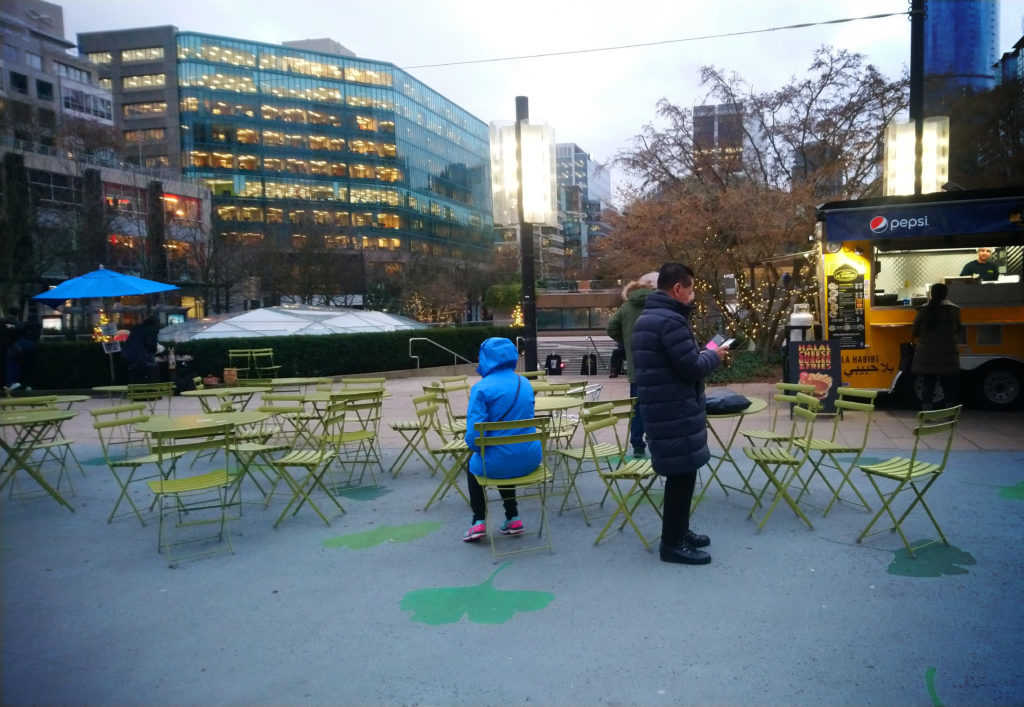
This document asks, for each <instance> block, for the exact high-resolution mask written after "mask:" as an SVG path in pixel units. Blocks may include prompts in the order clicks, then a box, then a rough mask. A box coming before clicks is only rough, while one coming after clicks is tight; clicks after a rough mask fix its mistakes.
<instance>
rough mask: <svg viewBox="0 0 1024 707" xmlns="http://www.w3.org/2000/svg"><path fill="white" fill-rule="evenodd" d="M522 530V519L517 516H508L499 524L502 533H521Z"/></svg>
mask: <svg viewBox="0 0 1024 707" xmlns="http://www.w3.org/2000/svg"><path fill="white" fill-rule="evenodd" d="M522 532H523V521H521V520H519V517H518V516H516V517H515V518H510V519H509V520H506V521H505V522H504V523H502V524H501V534H502V535H521V534H522Z"/></svg>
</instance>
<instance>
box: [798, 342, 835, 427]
mask: <svg viewBox="0 0 1024 707" xmlns="http://www.w3.org/2000/svg"><path fill="white" fill-rule="evenodd" d="M788 363H789V371H790V380H793V381H796V382H797V383H803V384H804V385H813V386H814V392H813V393H811V395H813V396H814V397H816V398H817V399H818V400H820V401H821V404H822V409H823V410H824V411H825V412H832V411H833V410H834V403H835V399H836V387H837V386H838V385H839V384H840V382H841V380H842V379H841V378H840V375H841V373H840V354H839V342H838V341H836V340H835V339H832V340H831V341H791V342H789V362H788Z"/></svg>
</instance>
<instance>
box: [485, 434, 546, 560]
mask: <svg viewBox="0 0 1024 707" xmlns="http://www.w3.org/2000/svg"><path fill="white" fill-rule="evenodd" d="M547 426H548V418H546V417H538V418H534V419H532V420H505V421H502V422H479V423H477V424H476V425H475V427H476V431H477V432H479V433H480V436H479V437H477V439H476V443H477V446H478V447H479V448H480V475H479V476H477V481H478V482H479V483H480V486H481V487H482V488H483V492H484V500H485V503H484V523H485V524H486V525H487V528H488V533H487V534H488V537H489V538H490V541H491V557H492V558H493V559H495V560H499V559H501V558H503V557H509V556H511V555H519V554H522V553H526V552H537V551H539V550H548V551H550V550H551V549H552V544H551V527H550V526H549V525H548V513H547V492H548V484H550V482H551V478H552V476H551V472H550V471H548V468H547V466H545V464H544V460H545V459H546V454H547V440H548V433H547ZM527 428H533V429H534V431H533V432H529V433H523V434H516V435H508V436H494V437H489V436H488V435H487V433H488V432H497V431H503V430H518V429H527ZM535 441H536V442H540V444H541V450H542V451H541V462H540V465H539V466H538V467H537V468H536V469H535V470H534V471H532V472H530V473H529V474H527V475H526V476H518V477H515V478H512V479H495V478H490V477H488V476H487V450H489V449H494V448H495V447H502V446H506V445H509V444H519V443H521V442H535ZM529 488H533V489H536V491H535V492H534V493H531V494H529V495H527V496H523V495H522V494H520V493H519V491H520V490H521V489H529ZM488 489H498V490H499V492H500V490H501V489H513V490H515V491H516V497H517V498H516V501H517V502H521V501H523V500H526V499H532V498H539V499H540V520H539V522H538V524H537V537H538V538H542V537H543V538H545V542H540V543H538V544H536V545H532V546H528V547H520V548H517V549H515V550H512V551H510V552H498V550H497V547H496V546H495V544H494V524H493V523H491V513H490V503H487V502H486V500H487V490H488ZM499 498H500V495H499ZM510 540H511V539H510ZM512 541H513V542H519V540H518V539H517V540H512Z"/></svg>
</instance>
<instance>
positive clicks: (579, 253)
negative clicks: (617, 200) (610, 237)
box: [555, 142, 612, 267]
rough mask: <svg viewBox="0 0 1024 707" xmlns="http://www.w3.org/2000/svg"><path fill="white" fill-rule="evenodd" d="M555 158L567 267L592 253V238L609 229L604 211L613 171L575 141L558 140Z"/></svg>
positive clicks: (607, 204)
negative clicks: (602, 216) (603, 218)
mask: <svg viewBox="0 0 1024 707" xmlns="http://www.w3.org/2000/svg"><path fill="white" fill-rule="evenodd" d="M555 159H556V167H555V174H556V176H557V179H558V209H559V212H558V220H559V227H560V228H561V229H562V235H563V237H564V239H565V261H566V267H575V266H578V265H580V264H581V263H582V261H583V260H584V259H586V258H588V257H589V256H590V244H591V242H592V241H593V240H594V239H596V238H600V237H601V236H603V235H607V233H608V232H609V230H610V229H609V227H608V225H607V224H606V223H604V222H603V221H602V220H601V215H602V213H603V211H604V210H605V209H608V208H610V207H611V192H612V187H611V172H610V170H608V169H607V168H606V167H605V166H604V165H602V164H601V163H600V162H597V161H596V160H594V159H592V158H591V157H590V155H589V154H587V153H586V152H585V151H584V150H583V148H582V147H580V146H579V145H577V144H575V143H572V142H560V143H558V144H557V145H556V146H555Z"/></svg>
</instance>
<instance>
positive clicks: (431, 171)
mask: <svg viewBox="0 0 1024 707" xmlns="http://www.w3.org/2000/svg"><path fill="white" fill-rule="evenodd" d="M176 44H177V47H176V48H177V77H176V78H177V86H178V103H179V105H178V113H179V122H180V129H181V167H182V170H183V171H184V173H185V174H186V175H188V176H190V177H194V178H196V179H199V180H201V181H202V182H203V183H205V184H206V185H208V186H209V187H210V189H211V191H212V192H213V210H214V213H213V217H214V220H215V221H216V223H217V224H218V228H219V230H220V231H221V232H222V233H225V234H228V237H229V238H230V239H232V240H235V241H237V242H240V243H260V242H265V241H270V242H271V243H273V244H274V245H275V246H277V247H279V248H289V247H301V246H302V245H304V244H310V245H315V246H316V247H317V248H318V249H319V248H326V249H334V248H337V249H344V250H350V251H355V250H363V251H368V250H376V251H396V254H397V252H403V251H404V252H408V253H412V254H416V253H419V254H423V255H429V256H437V257H450V258H456V259H460V260H461V259H469V260H474V259H482V258H484V257H486V256H487V254H488V253H489V252H490V249H491V247H492V243H493V222H492V215H491V195H490V183H491V181H490V153H489V147H488V130H487V125H486V124H485V123H483V122H482V121H480V120H478V119H477V118H475V117H474V116H472V115H470V114H469V113H467V112H466V111H464V110H463V109H462V108H460V107H459V106H457V105H455V104H454V103H452V102H451V101H449V100H447V99H446V98H444V97H443V96H441V95H440V94H438V93H437V92H435V91H433V90H431V89H430V88H428V87H427V86H425V85H424V84H423V83H421V82H420V81H417V80H416V79H414V78H413V77H412V76H410V75H409V74H407V73H405V72H404V71H402V70H401V69H398V68H397V67H395V66H394V65H392V64H389V63H386V62H378V61H370V60H365V59H357V58H351V57H344V56H339V55H335V54H322V53H317V52H311V51H304V50H300V49H294V48H289V47H285V46H281V45H273V44H261V43H257V42H249V41H244V40H238V39H229V38H225V37H218V36H212V35H205V34H197V33H191V32H179V33H177V36H176ZM381 255H384V254H381Z"/></svg>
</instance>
